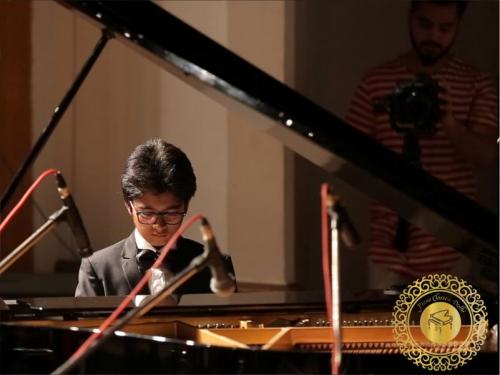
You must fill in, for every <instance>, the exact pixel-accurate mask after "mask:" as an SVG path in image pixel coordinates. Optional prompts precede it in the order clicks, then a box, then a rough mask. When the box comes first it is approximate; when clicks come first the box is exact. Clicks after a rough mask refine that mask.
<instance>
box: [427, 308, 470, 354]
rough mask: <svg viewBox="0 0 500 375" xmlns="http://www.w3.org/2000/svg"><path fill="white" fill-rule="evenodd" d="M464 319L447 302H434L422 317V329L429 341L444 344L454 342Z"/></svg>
mask: <svg viewBox="0 0 500 375" xmlns="http://www.w3.org/2000/svg"><path fill="white" fill-rule="evenodd" d="M461 326H462V319H461V318H460V314H459V312H458V311H457V309H456V308H454V307H453V306H452V305H450V304H449V303H447V302H434V303H431V304H430V305H429V306H427V307H426V308H425V309H424V311H422V315H420V329H421V330H422V332H423V333H424V335H425V337H426V338H427V340H429V341H431V342H434V343H438V344H444V343H447V342H449V341H451V340H453V339H454V338H455V337H456V336H457V335H458V332H459V331H460V327H461Z"/></svg>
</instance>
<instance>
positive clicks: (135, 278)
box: [121, 232, 142, 290]
mask: <svg viewBox="0 0 500 375" xmlns="http://www.w3.org/2000/svg"><path fill="white" fill-rule="evenodd" d="M136 254H137V245H136V243H135V237H134V232H132V234H131V235H130V236H129V237H128V238H127V239H126V241H125V243H124V245H123V249H122V258H121V262H122V269H123V274H124V275H125V279H126V280H127V283H128V286H129V288H130V290H132V289H133V288H134V287H135V286H136V285H137V283H138V282H139V280H140V279H141V277H142V274H141V272H140V271H139V267H138V265H137V260H136V258H135V256H136Z"/></svg>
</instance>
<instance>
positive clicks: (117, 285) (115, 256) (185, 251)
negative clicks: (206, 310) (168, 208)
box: [75, 232, 234, 297]
mask: <svg viewBox="0 0 500 375" xmlns="http://www.w3.org/2000/svg"><path fill="white" fill-rule="evenodd" d="M202 252H203V245H201V244H200V243H198V242H195V241H192V240H189V239H187V238H182V237H181V238H180V239H179V240H178V241H177V246H176V248H175V249H172V250H170V252H169V253H168V255H167V257H166V259H165V261H164V265H165V266H166V267H167V268H168V269H170V270H171V271H172V272H173V273H174V274H175V273H177V272H179V271H181V270H182V269H184V268H185V267H186V266H187V265H188V264H189V263H190V262H191V260H192V259H193V258H195V257H196V256H198V255H200V254H201V253H202ZM136 255H137V245H136V243H135V238H134V233H133V232H132V234H131V235H130V236H129V237H128V238H126V239H124V240H122V241H120V242H118V243H115V244H114V245H111V246H109V247H107V248H105V249H102V250H99V251H96V252H95V253H94V254H92V255H91V256H90V257H88V258H83V259H82V263H81V265H80V271H79V273H78V285H77V287H76V291H75V296H76V297H89V296H113V295H127V294H129V293H130V292H131V290H132V289H133V288H134V287H135V285H137V283H138V282H139V280H140V279H141V278H142V276H143V275H142V272H141V271H140V269H139V264H138V262H137V259H136ZM225 258H226V259H225V260H226V265H227V267H228V270H229V271H230V272H232V273H233V274H234V268H233V265H232V262H231V258H230V257H229V256H228V255H226V256H225ZM210 278H211V274H210V270H209V269H204V270H202V271H201V272H199V273H198V274H196V275H195V276H193V277H192V278H191V279H189V280H188V281H187V282H186V283H185V284H184V285H182V286H181V287H180V288H179V289H178V291H177V293H178V294H186V293H210V292H211V291H210ZM141 294H149V288H148V287H147V286H146V287H145V288H144V289H143V291H142V292H141Z"/></svg>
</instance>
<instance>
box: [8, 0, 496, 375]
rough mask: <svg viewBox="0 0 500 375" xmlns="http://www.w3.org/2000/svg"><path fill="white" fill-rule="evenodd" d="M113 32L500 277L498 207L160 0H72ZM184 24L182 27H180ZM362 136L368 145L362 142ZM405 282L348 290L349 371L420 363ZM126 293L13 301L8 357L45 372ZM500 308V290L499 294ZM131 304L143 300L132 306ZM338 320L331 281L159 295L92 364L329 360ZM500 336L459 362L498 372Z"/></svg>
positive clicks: (137, 368)
mask: <svg viewBox="0 0 500 375" xmlns="http://www.w3.org/2000/svg"><path fill="white" fill-rule="evenodd" d="M61 3H62V4H63V5H64V6H66V7H68V8H70V9H73V10H74V11H75V12H77V13H79V14H81V15H82V16H84V17H85V18H87V19H88V20H89V21H90V22H93V23H94V24H96V26H97V27H99V28H103V29H106V30H107V31H106V32H107V33H109V35H113V37H114V38H116V39H119V40H120V41H121V42H123V43H126V44H128V45H130V46H131V47H132V48H134V49H136V50H137V51H138V52H139V53H141V54H143V55H144V56H146V57H147V58H150V59H151V60H152V61H154V62H155V63H157V64H159V65H161V66H162V67H164V68H165V69H166V70H168V71H169V72H170V73H172V74H174V75H176V76H177V77H179V78H180V79H182V80H184V81H185V82H186V83H188V84H190V85H192V86H193V87H195V88H196V89H198V90H200V91H202V92H203V93H205V94H206V95H208V96H210V97H212V98H213V99H215V100H217V101H218V102H220V103H222V104H223V105H225V106H227V107H228V108H229V109H231V110H234V111H242V112H245V113H248V112H250V113H251V115H255V116H259V117H260V119H261V120H262V121H259V124H260V125H261V126H262V131H265V132H267V133H269V134H271V135H273V136H275V137H276V138H278V139H279V140H280V141H281V142H283V144H285V145H286V146H287V147H289V148H290V149H292V150H294V151H295V152H297V153H298V154H300V155H302V156H303V157H305V158H307V159H309V160H310V161H312V162H313V163H315V164H317V165H318V166H320V167H321V168H323V169H324V170H325V171H327V172H329V173H332V174H334V175H335V176H336V177H338V178H340V179H342V180H343V181H345V182H346V183H348V184H353V185H354V184H355V185H356V186H358V188H361V189H365V193H367V194H368V195H369V196H370V197H372V198H374V199H377V200H379V201H381V202H383V203H385V204H387V205H388V206H390V207H397V209H398V212H399V214H400V215H401V216H402V217H404V218H406V219H407V220H409V221H411V222H412V223H414V224H416V225H419V226H420V227H422V228H424V229H426V230H428V231H430V232H431V233H433V234H435V235H436V236H438V237H439V238H441V239H442V240H443V241H445V242H447V243H448V244H450V245H453V246H454V247H455V248H457V249H459V250H460V251H462V252H463V253H464V254H465V255H467V256H468V257H469V258H470V259H471V260H472V261H473V263H474V264H475V265H476V267H478V268H479V269H480V270H481V273H482V274H483V275H484V276H485V277H486V278H487V279H489V280H492V281H493V282H495V281H496V280H497V278H498V217H497V216H496V215H494V214H492V213H491V212H489V211H488V210H486V209H484V208H482V207H481V206H479V205H478V204H477V203H475V202H473V201H471V200H469V199H468V198H466V197H464V196H462V195H460V194H458V193H457V192H455V191H454V190H452V189H450V188H448V187H447V186H446V185H444V184H443V183H441V182H440V181H438V180H436V179H435V178H433V177H432V176H430V175H428V174H426V173H425V172H423V171H422V170H420V169H418V168H417V167H415V166H413V165H411V164H409V163H408V162H407V161H405V160H404V159H403V158H401V157H400V156H398V155H397V154H395V153H393V152H391V151H389V150H387V149H385V148H384V147H382V146H380V145H379V144H377V143H375V142H373V141H372V140H371V139H369V138H367V137H365V136H364V135H363V134H361V133H360V132H358V131H356V130H355V129H353V128H352V127H351V126H349V125H347V124H345V123H344V122H343V121H342V120H340V119H339V118H337V117H335V116H334V115H333V114H331V113H329V112H328V111H326V110H324V109H323V108H321V107H320V106H318V105H316V104H315V103H313V102H311V101H310V100H308V99H307V98H305V97H303V96H302V95H300V94H298V93H297V92H296V91H294V90H292V89H290V88H289V87H287V86H286V85H284V84H282V83H280V82H279V81H277V80H275V79H274V78H272V77H270V76H269V75H267V74H266V73H264V72H262V71H261V70H259V69H258V68H256V67H255V66H253V65H251V64H250V63H248V62H247V61H245V60H243V59H241V58H240V57H238V56H237V55H235V54H233V53H232V52H231V51H229V50H227V49H225V48H223V47H222V46H220V45H218V44H217V43H215V42H214V41H212V40H210V39H209V38H207V37H206V36H204V35H203V34H201V33H200V32H198V31H196V30H194V29H193V28H191V27H190V26H188V25H186V24H185V23H183V22H182V21H180V20H179V19H177V18H176V17H174V16H172V15H171V14H169V13H168V12H166V11H165V10H163V9H161V8H160V7H158V6H157V5H155V4H154V3H152V2H118V1H116V2H115V1H113V2H94V1H89V2H84V1H69V0H66V1H61ZM171 36H175V37H171ZM358 150H363V152H358ZM394 299H395V297H394V296H390V295H384V294H382V293H380V294H376V295H373V296H372V298H371V299H370V300H369V301H367V300H361V301H358V300H351V301H345V302H344V304H343V307H342V312H343V314H342V325H343V328H342V330H343V336H344V340H343V343H342V351H343V362H342V368H341V369H342V372H344V373H421V372H422V369H421V368H419V367H417V366H415V365H413V364H412V363H411V362H409V361H408V360H407V359H406V358H405V357H404V356H402V355H401V354H400V352H399V349H398V346H397V345H396V343H395V342H394V338H393V336H392V333H391V327H390V325H391V311H392V306H393V304H394ZM120 300H121V299H120V298H119V297H98V298H78V299H75V298H62V297H61V298H21V299H12V300H6V301H4V303H3V305H2V306H1V310H0V311H1V318H2V323H1V324H0V359H1V360H0V371H1V372H2V373H45V372H51V371H53V370H54V369H55V368H56V367H57V366H58V365H59V364H61V363H62V362H64V360H66V359H67V358H68V357H69V356H70V355H71V354H72V353H73V352H74V351H75V350H76V349H77V348H78V346H79V345H80V344H81V343H82V342H83V341H84V339H85V338H86V337H88V336H89V335H90V333H91V332H92V329H93V328H96V327H98V326H99V324H100V322H101V321H102V319H103V317H105V316H107V315H108V314H109V313H110V312H111V311H112V310H113V308H114V307H116V306H117V305H118V303H119V302H120ZM487 303H488V305H489V306H490V308H489V311H490V313H491V314H490V324H491V325H493V324H495V323H496V322H497V320H498V319H497V317H496V316H495V314H494V312H495V311H496V310H497V308H498V307H497V296H496V295H493V296H491V298H489V299H488V302H487ZM129 307H130V308H132V307H133V306H129ZM331 342H332V337H331V329H329V321H328V319H327V318H326V315H325V304H324V300H323V296H322V295H321V294H313V293H292V292H272V293H271V292H269V293H237V294H234V295H233V296H231V297H230V298H229V299H221V298H219V297H217V296H215V295H186V296H182V298H181V300H180V302H179V304H178V305H176V306H170V305H168V304H164V305H159V306H157V307H156V308H155V309H153V310H152V311H151V312H150V313H149V314H148V315H146V316H144V317H142V318H140V319H137V320H135V321H133V322H132V323H131V324H129V325H127V326H126V327H125V328H124V329H123V330H122V331H118V332H116V333H115V334H114V336H113V337H112V338H111V339H110V340H108V341H107V342H106V343H105V344H103V345H102V346H101V347H100V348H99V350H97V351H96V352H95V353H93V354H92V355H91V356H89V357H88V358H87V359H86V360H85V361H84V362H82V363H80V365H79V367H77V368H75V369H74V371H77V372H81V373H105V372H111V373H137V372H139V373H149V372H155V373H157V372H165V373H296V372H311V373H327V372H330V349H331ZM495 349H496V345H492V346H490V347H488V348H486V347H485V348H484V350H482V351H481V352H480V353H478V355H477V356H476V357H475V358H474V359H473V360H472V361H470V362H469V363H468V364H467V365H465V366H463V367H460V368H459V369H457V370H455V371H454V373H498V370H499V369H498V361H497V357H498V352H497V350H495Z"/></svg>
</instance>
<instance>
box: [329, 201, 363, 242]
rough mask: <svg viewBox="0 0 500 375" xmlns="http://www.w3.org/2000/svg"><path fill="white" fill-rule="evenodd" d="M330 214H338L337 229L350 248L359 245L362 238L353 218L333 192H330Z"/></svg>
mask: <svg viewBox="0 0 500 375" xmlns="http://www.w3.org/2000/svg"><path fill="white" fill-rule="evenodd" d="M326 204H327V206H328V212H329V214H330V216H332V215H333V214H334V213H336V214H337V217H338V220H337V229H338V231H339V235H340V238H342V241H343V242H344V243H345V244H346V245H347V246H348V247H354V246H356V245H358V244H359V242H360V238H359V234H358V231H357V230H356V228H355V227H354V225H353V224H352V221H351V218H350V217H349V214H348V213H347V210H346V209H345V208H344V206H342V205H341V204H340V201H339V200H338V199H336V198H335V197H334V196H333V194H332V193H331V192H328V195H327V202H326Z"/></svg>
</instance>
